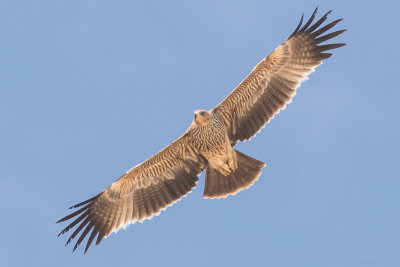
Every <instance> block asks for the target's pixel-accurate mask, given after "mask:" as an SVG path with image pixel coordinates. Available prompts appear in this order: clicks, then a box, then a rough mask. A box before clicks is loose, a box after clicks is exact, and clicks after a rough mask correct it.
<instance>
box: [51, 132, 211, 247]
mask: <svg viewBox="0 0 400 267" xmlns="http://www.w3.org/2000/svg"><path fill="white" fill-rule="evenodd" d="M204 164H205V162H204V159H203V158H201V157H200V156H197V154H196V153H195V152H194V150H193V149H192V148H191V147H190V144H189V143H188V141H187V138H186V136H185V135H184V136H182V137H181V138H180V139H178V140H177V141H175V142H174V143H172V144H171V145H169V146H168V147H166V148H165V149H163V150H162V151H160V152H159V153H157V154H156V155H154V156H153V157H151V158H150V159H149V160H147V161H145V162H143V163H142V164H139V165H138V166H136V167H134V168H132V169H131V170H129V171H128V172H127V173H126V174H124V175H123V176H121V178H119V179H118V180H117V181H116V182H114V183H113V184H112V185H111V186H110V187H109V188H107V189H106V190H104V191H103V192H102V193H100V194H98V195H97V196H95V197H93V198H91V199H89V200H86V201H84V202H82V203H79V204H77V205H74V206H72V207H71V208H79V209H78V210H77V211H75V212H73V213H71V214H70V215H68V216H66V217H64V218H62V219H61V220H59V221H58V222H57V223H59V222H63V221H67V220H70V219H72V218H74V221H72V222H71V223H70V224H69V225H68V226H67V227H66V228H65V229H64V230H62V231H61V233H60V234H59V235H62V234H65V233H66V232H68V231H69V230H70V229H71V228H73V227H75V226H77V228H76V229H75V231H74V232H73V233H72V234H71V236H70V237H69V239H68V240H67V243H66V245H67V244H68V243H70V242H71V241H72V239H74V238H75V237H77V236H79V238H78V240H77V242H76V244H75V246H74V250H75V249H76V248H77V247H78V246H79V244H80V243H81V242H82V241H83V239H84V238H85V237H86V236H87V235H89V233H90V235H89V238H88V241H87V244H86V248H85V253H86V251H87V250H88V248H89V247H90V245H91V243H92V242H93V240H94V238H96V236H97V240H96V245H97V244H99V243H100V242H101V240H102V239H103V238H104V237H107V236H108V235H110V234H111V233H112V232H117V231H118V230H119V229H120V228H123V227H126V226H127V225H129V224H132V223H135V222H136V221H142V220H144V219H150V218H151V217H153V216H154V215H158V214H159V213H160V212H161V211H162V210H164V209H165V208H167V207H168V206H170V205H172V204H173V203H175V202H176V201H178V200H180V199H181V198H182V197H183V196H185V195H186V194H187V193H189V192H190V191H191V190H192V189H193V188H194V187H195V186H196V182H197V181H198V177H197V176H198V175H199V174H200V173H201V172H202V170H203V169H204V167H205V166H204Z"/></svg>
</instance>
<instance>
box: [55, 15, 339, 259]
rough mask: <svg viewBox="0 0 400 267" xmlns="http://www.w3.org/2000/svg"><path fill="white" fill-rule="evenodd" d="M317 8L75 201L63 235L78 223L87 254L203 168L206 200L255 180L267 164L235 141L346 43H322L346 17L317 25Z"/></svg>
mask: <svg viewBox="0 0 400 267" xmlns="http://www.w3.org/2000/svg"><path fill="white" fill-rule="evenodd" d="M316 12H317V9H316V10H315V11H314V13H313V15H312V16H311V18H310V19H309V20H308V21H307V22H306V23H305V24H304V26H302V22H303V17H302V19H301V21H300V23H299V25H298V26H297V28H296V29H295V31H294V32H293V33H292V35H290V37H289V38H288V39H286V41H285V42H283V43H282V44H281V45H280V46H278V47H277V48H276V49H275V50H274V51H273V52H272V53H271V54H270V55H269V56H268V57H266V58H264V59H263V60H262V61H261V62H260V63H259V64H258V65H257V66H256V67H255V68H254V69H253V71H252V72H251V73H250V74H249V75H248V76H247V77H246V78H245V79H244V80H243V81H242V82H241V83H240V84H239V85H238V86H237V88H236V89H235V90H233V91H232V93H231V94H230V95H228V97H227V98H225V99H224V100H223V101H222V102H221V103H220V104H219V105H218V106H217V107H215V108H214V109H212V110H210V111H205V110H197V111H195V112H194V119H193V123H192V124H191V125H190V127H189V128H188V130H187V131H186V132H185V133H184V134H183V135H182V136H181V137H180V138H178V139H177V140H176V141H174V142H173V143H171V144H170V145H169V146H167V147H166V148H164V149H163V150H161V151H160V152H158V153H157V154H155V155H154V156H152V157H151V158H149V159H148V160H146V161H144V162H143V163H141V164H139V165H136V166H135V167H133V168H132V169H130V170H129V171H128V172H126V173H125V174H124V175H122V176H121V177H120V178H119V179H118V180H117V181H115V182H114V183H113V184H112V185H111V186H110V187H108V188H107V189H106V190H104V191H103V192H101V193H100V194H98V195H96V196H94V197H93V198H91V199H88V200H86V201H84V202H82V203H79V204H77V205H75V206H73V207H71V208H78V207H80V208H79V209H78V210H77V211H75V212H73V213H71V214H70V215H68V216H66V217H64V218H62V219H61V220H59V221H58V222H62V221H66V220H69V219H72V218H74V221H72V222H71V223H70V224H69V225H68V226H67V227H66V228H65V229H64V230H62V231H61V233H60V235H61V234H64V233H66V232H68V231H69V230H70V229H71V228H73V227H75V226H77V228H76V229H75V231H74V232H73V233H72V235H71V236H70V238H69V239H68V241H67V244H68V243H69V242H70V241H71V240H72V239H73V238H75V237H76V236H77V235H78V234H80V236H79V239H78V241H77V242H76V244H75V247H74V250H75V249H76V248H77V247H78V246H79V244H80V243H81V242H82V240H83V239H84V238H85V237H86V236H87V235H88V234H89V233H90V235H89V238H88V241H87V244H86V248H85V252H86V251H87V249H88V248H89V246H90V245H91V243H92V242H93V240H94V238H96V236H97V239H96V245H97V244H99V243H100V241H101V240H102V239H103V238H104V237H107V236H108V235H110V234H111V233H112V232H117V231H118V230H119V229H120V228H122V227H126V226H127V225H129V224H131V223H134V222H136V221H142V220H144V219H150V218H151V217H153V216H154V215H157V214H159V213H160V212H161V210H163V209H165V208H166V207H167V206H170V205H172V204H173V203H175V202H176V201H178V200H179V199H181V198H182V197H183V196H185V195H186V194H187V193H189V192H190V191H191V190H192V189H193V188H194V187H195V186H196V182H197V181H198V175H199V174H200V173H201V172H202V171H203V170H204V169H206V181H205V187H204V197H206V198H221V197H226V196H228V195H229V194H236V193H237V192H239V191H240V190H243V189H246V188H248V187H249V186H251V185H252V184H253V183H254V182H255V181H256V180H257V179H258V177H259V176H260V174H261V169H262V168H263V167H264V166H265V163H263V162H261V161H258V160H256V159H253V158H251V157H249V156H247V155H245V154H243V153H241V152H239V151H237V150H235V149H233V146H234V145H235V144H236V143H237V142H238V141H245V140H249V139H250V138H251V137H253V136H254V135H255V134H256V133H257V132H258V131H260V129H261V128H262V127H263V126H264V125H265V124H266V123H268V122H269V121H270V120H271V119H272V118H273V117H274V115H275V114H277V113H278V112H279V111H280V110H281V109H283V108H285V106H286V104H288V103H290V102H291V100H292V98H293V96H294V95H295V93H296V89H297V88H298V87H299V86H300V84H301V82H302V81H303V80H305V79H307V75H309V74H310V73H311V72H313V71H314V69H315V68H316V67H317V66H318V65H320V64H321V63H322V60H323V59H326V58H329V57H331V56H332V54H331V53H323V52H324V51H327V50H331V49H335V48H338V47H341V46H343V45H344V44H327V45H320V43H322V42H325V41H327V40H329V39H331V38H334V37H335V36H337V35H339V34H341V33H343V32H344V31H345V30H339V31H335V32H331V33H328V34H325V35H322V34H324V33H325V32H326V31H328V30H329V29H331V28H332V27H333V26H335V25H336V24H337V23H339V22H340V21H341V19H338V20H335V21H333V22H331V23H329V24H327V25H326V26H324V27H320V25H321V24H322V23H323V22H324V21H325V20H326V19H327V15H328V14H329V13H330V12H328V13H326V14H325V15H324V16H323V17H322V18H320V19H319V20H318V21H317V22H315V23H314V24H311V23H312V21H313V19H314V18H315V14H316ZM301 26H302V27H301ZM300 27H301V28H300ZM81 231H82V232H81Z"/></svg>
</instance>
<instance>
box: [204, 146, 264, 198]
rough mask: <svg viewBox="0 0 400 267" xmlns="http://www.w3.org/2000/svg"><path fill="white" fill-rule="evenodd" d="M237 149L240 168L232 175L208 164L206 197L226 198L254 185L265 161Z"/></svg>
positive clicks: (205, 187)
mask: <svg viewBox="0 0 400 267" xmlns="http://www.w3.org/2000/svg"><path fill="white" fill-rule="evenodd" d="M235 151H236V157H237V164H238V168H237V169H236V170H235V171H234V172H233V173H231V174H230V175H228V176H224V175H223V174H222V173H220V172H219V171H218V170H216V169H214V168H211V167H209V166H207V170H206V183H205V186H204V194H203V196H204V197H205V198H224V197H227V196H228V195H229V194H231V195H235V194H236V193H237V192H239V191H241V190H244V189H247V188H249V187H250V186H252V185H253V184H254V182H255V181H256V180H257V179H258V177H259V176H260V174H261V169H262V168H263V167H265V163H264V162H261V161H258V160H256V159H253V158H252V157H249V156H247V155H245V154H243V153H241V152H239V151H237V150H235Z"/></svg>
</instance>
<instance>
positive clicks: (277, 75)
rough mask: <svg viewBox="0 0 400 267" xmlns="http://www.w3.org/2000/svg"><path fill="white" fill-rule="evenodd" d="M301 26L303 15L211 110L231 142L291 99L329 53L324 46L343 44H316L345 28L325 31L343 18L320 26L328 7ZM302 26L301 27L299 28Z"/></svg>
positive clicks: (246, 135) (244, 136) (248, 135)
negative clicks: (286, 36) (275, 45)
mask: <svg viewBox="0 0 400 267" xmlns="http://www.w3.org/2000/svg"><path fill="white" fill-rule="evenodd" d="M317 9H318V8H316V9H315V11H314V13H313V14H312V16H311V18H310V19H309V20H308V21H307V22H306V24H304V26H302V27H301V25H302V22H303V16H302V18H301V20H300V23H299V25H298V26H297V28H296V30H295V31H294V32H293V33H292V35H290V37H289V38H288V39H287V40H286V41H285V42H283V43H282V44H281V45H280V46H278V48H276V49H275V51H274V52H272V53H271V54H270V55H269V56H268V57H266V58H265V59H263V60H262V61H261V62H260V63H258V65H257V66H256V67H255V68H254V69H253V71H252V72H251V73H250V74H249V75H248V76H247V77H246V78H245V79H244V80H243V81H242V82H241V83H240V84H239V85H238V87H236V89H235V90H233V91H232V92H231V93H230V95H229V96H228V97H227V98H225V99H224V100H223V101H222V102H221V103H220V104H219V105H218V106H217V107H215V108H214V109H213V111H212V112H214V113H215V114H217V115H218V116H219V117H220V118H221V119H222V121H223V123H224V125H225V128H226V129H227V131H228V135H229V138H230V140H231V143H232V144H236V143H237V142H238V141H239V140H240V141H244V140H248V139H250V138H251V137H252V136H254V135H255V134H256V133H257V132H258V131H260V129H261V128H262V127H263V126H264V125H265V124H266V123H267V122H269V121H270V120H271V119H272V118H273V117H274V115H275V114H276V113H278V112H279V111H280V110H281V109H283V108H285V106H286V104H288V103H290V101H291V100H292V97H293V96H294V95H295V93H296V89H297V87H299V86H300V83H301V82H302V81H304V80H306V79H307V75H308V74H310V73H311V72H313V71H314V69H315V68H316V67H317V66H318V65H320V64H321V63H322V60H323V59H326V58H329V57H331V56H332V54H331V53H323V52H324V51H326V50H330V49H334V48H338V47H341V46H343V45H345V44H326V45H319V44H320V43H322V42H324V41H327V40H329V39H331V38H333V37H335V36H337V35H339V34H341V33H343V32H344V31H345V30H340V31H335V32H332V33H328V34H326V35H322V34H324V33H325V32H326V31H328V30H329V29H331V28H332V27H333V26H335V25H336V24H337V23H339V22H340V21H341V20H342V19H338V20H335V21H333V22H331V23H329V24H328V25H326V26H324V27H322V28H319V26H320V25H321V24H322V23H323V22H324V21H325V20H326V19H327V16H328V14H329V13H330V12H331V11H329V12H328V13H326V14H325V15H324V16H323V17H322V18H321V19H320V20H318V21H317V22H315V23H314V24H313V25H311V23H312V21H313V19H314V17H315V15H316V13H317ZM300 27H301V28H300Z"/></svg>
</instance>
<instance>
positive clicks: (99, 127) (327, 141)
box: [0, 1, 400, 267]
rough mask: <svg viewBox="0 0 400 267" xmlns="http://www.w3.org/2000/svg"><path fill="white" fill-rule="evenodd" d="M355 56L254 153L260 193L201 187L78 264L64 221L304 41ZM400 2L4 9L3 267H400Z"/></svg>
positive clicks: (303, 94)
mask: <svg viewBox="0 0 400 267" xmlns="http://www.w3.org/2000/svg"><path fill="white" fill-rule="evenodd" d="M316 5H319V6H320V12H319V15H322V14H323V13H324V12H326V11H328V10H329V9H333V10H334V11H333V13H332V14H331V16H330V20H333V19H337V18H340V17H343V18H344V21H343V22H342V23H340V24H339V25H338V26H337V27H336V29H342V28H347V29H348V32H346V33H345V34H343V35H342V36H340V37H339V38H337V41H339V42H346V43H347V44H348V45H347V46H346V47H343V48H340V49H338V50H337V51H335V56H334V57H333V58H331V59H328V60H327V61H325V62H324V64H323V65H322V66H321V67H319V68H318V69H317V71H316V72H315V73H313V74H312V75H311V76H310V80H308V81H307V82H305V83H303V85H302V87H301V88H300V89H299V91H298V93H297V95H296V97H295V98H294V100H293V102H292V103H291V104H290V105H289V106H288V107H287V108H286V110H284V111H283V112H281V113H280V114H279V115H277V116H276V117H275V119H273V120H272V121H271V123H270V124H268V125H267V126H266V127H265V128H264V129H263V131H262V132H261V133H259V134H258V135H257V137H256V138H254V139H252V140H251V142H246V143H243V144H240V145H239V146H238V149H239V150H241V151H242V152H244V153H246V154H248V155H251V156H253V157H255V158H257V159H259V160H262V161H265V162H266V163H267V167H266V168H265V169H264V170H263V174H262V176H261V177H260V179H259V181H258V182H257V183H256V184H255V185H254V186H253V187H251V188H250V189H249V190H246V191H243V192H241V193H239V194H238V195H236V196H234V197H230V198H227V199H224V200H204V199H202V192H203V188H204V175H201V177H200V182H199V183H198V186H197V188H196V189H195V190H194V192H192V193H191V194H190V195H189V196H188V197H186V198H184V199H183V201H180V202H178V203H177V204H175V205H174V206H173V207H171V208H169V209H168V210H167V211H165V212H163V213H162V214H161V215H160V216H158V217H155V218H153V220H151V221H145V223H138V224H135V225H131V226H130V227H129V228H127V229H126V230H121V231H120V232H119V233H118V234H117V235H114V234H113V235H111V236H110V237H109V238H107V239H106V240H104V241H103V242H102V243H101V244H100V245H99V246H98V247H92V248H91V249H90V250H89V252H88V253H87V254H86V255H83V250H82V248H81V249H79V250H78V251H77V252H75V253H72V252H71V251H72V246H69V247H67V248H65V247H64V243H65V241H66V238H65V237H63V238H58V237H57V234H58V232H59V231H60V230H61V229H62V228H63V227H64V226H65V224H63V225H56V224H55V222H56V221H57V220H58V219H60V218H61V217H62V216H64V215H66V214H67V212H68V210H67V207H69V206H71V205H72V204H75V203H78V202H80V201H83V200H86V199H88V198H89V197H92V196H93V195H95V194H97V193H98V192H100V191H102V190H103V189H105V188H106V187H108V186H109V185H110V184H111V183H112V182H113V181H114V180H115V179H117V178H118V177H119V176H120V175H121V174H123V173H124V172H125V171H126V170H128V169H130V168H131V167H132V166H134V165H136V164H138V163H140V162H142V161H143V160H145V159H147V158H148V157H150V156H151V155H153V154H154V153H155V152H157V151H159V150H160V149H162V148H163V147H164V146H166V145H168V144H169V143H170V142H171V141H173V140H174V139H176V138H177V137H179V136H180V135H181V133H182V132H183V131H184V130H186V128H187V127H188V125H189V124H190V122H191V120H192V111H193V110H195V109H199V108H204V109H211V108H212V107H214V106H215V105H216V104H217V103H219V102H220V101H221V100H222V99H223V98H224V97H225V96H226V95H227V94H228V93H229V92H230V91H231V90H232V89H233V88H234V87H235V86H236V85H237V84H238V83H239V82H240V81H241V80H242V79H243V78H244V77H245V76H246V75H247V74H248V73H249V72H250V71H251V69H252V68H253V67H254V65H255V64H257V63H258V61H259V60H261V59H262V58H263V57H265V56H267V55H268V54H269V53H270V52H271V51H272V50H273V49H274V48H275V47H276V46H278V45H279V44H280V43H281V42H282V41H283V40H284V39H285V38H286V37H287V36H288V35H289V34H290V33H291V32H292V31H293V29H294V28H295V26H296V25H297V23H298V21H299V19H300V16H301V13H302V12H304V13H305V15H306V16H309V15H311V13H312V11H313V10H314V8H315V6H316ZM399 9H400V4H399V2H398V1H320V2H316V1H293V2H292V1H196V2H194V1H190V2H189V1H173V2H172V1H159V2H156V1H1V8H0V46H1V49H0V62H1V64H0V114H1V116H0V140H1V149H0V207H1V211H2V219H1V220H0V228H1V229H2V237H1V239H0V265H1V266H27V265H28V264H29V265H33V266H204V265H208V266H221V265H222V266H224V265H225V266H246V265H247V266H307V267H313V266H346V267H347V266H365V264H368V266H397V265H400V230H399V228H400V227H399V225H400V213H399V204H400V198H399V189H400V179H399V178H400V177H399V167H398V166H399V165H398V164H399V163H398V161H399V158H400V157H399V156H400V155H399V151H400V142H399V136H400V119H399V112H400V108H399V104H398V99H399V96H400V92H399V89H400V87H399V83H398V81H397V78H398V76H399V74H400V68H399V66H398V62H399V61H400V50H399V47H400V35H399V30H398V25H399V23H398V20H397V17H398V10H399Z"/></svg>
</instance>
